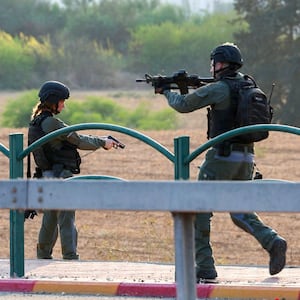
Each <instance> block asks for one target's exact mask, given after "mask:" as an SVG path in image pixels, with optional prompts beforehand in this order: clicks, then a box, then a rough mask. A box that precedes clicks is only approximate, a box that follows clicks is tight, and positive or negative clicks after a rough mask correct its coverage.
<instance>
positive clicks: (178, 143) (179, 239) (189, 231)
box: [172, 136, 197, 300]
mask: <svg viewBox="0 0 300 300" xmlns="http://www.w3.org/2000/svg"><path fill="white" fill-rule="evenodd" d="M189 149H190V139H189V137H188V136H183V137H179V138H176V139H174V153H175V162H174V164H175V165H174V168H175V170H174V171H175V176H174V177H175V180H187V179H189V177H190V166H189V163H188V164H186V163H185V162H184V161H185V159H186V157H188V155H189ZM182 201H184V199H182ZM172 215H173V219H174V237H175V270H176V274H175V277H176V283H177V295H176V298H177V299H178V300H195V299H196V298H197V293H196V274H195V267H194V261H195V260H194V256H195V254H194V253H195V250H194V249H195V246H194V244H195V242H194V216H195V214H194V213H179V212H172Z"/></svg>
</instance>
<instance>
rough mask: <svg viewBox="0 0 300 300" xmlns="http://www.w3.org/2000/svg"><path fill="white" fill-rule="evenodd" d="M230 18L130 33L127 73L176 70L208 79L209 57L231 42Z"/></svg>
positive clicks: (193, 20)
mask: <svg viewBox="0 0 300 300" xmlns="http://www.w3.org/2000/svg"><path fill="white" fill-rule="evenodd" d="M231 18H233V13H230V14H226V15H224V14H220V15H217V14H214V15H206V16H204V17H202V18H199V17H193V18H191V19H190V21H189V22H184V23H182V24H174V23H172V22H165V23H163V24H161V25H156V24H155V25H151V26H150V25H146V26H141V27H138V28H137V29H136V30H135V31H133V34H132V39H131V41H130V43H129V54H130V70H134V71H136V72H142V73H145V72H147V73H154V74H157V73H161V74H168V73H170V72H171V73H173V72H175V71H177V70H178V69H186V70H187V71H188V72H189V73H197V74H199V73H200V74H199V75H201V76H203V75H205V74H206V76H209V64H210V59H209V54H210V52H211V50H212V49H213V48H214V47H215V46H216V45H217V44H219V43H223V42H226V41H232V39H233V32H234V31H235V30H236V28H234V26H233V25H231V24H229V23H228V21H229V20H230V19H231Z"/></svg>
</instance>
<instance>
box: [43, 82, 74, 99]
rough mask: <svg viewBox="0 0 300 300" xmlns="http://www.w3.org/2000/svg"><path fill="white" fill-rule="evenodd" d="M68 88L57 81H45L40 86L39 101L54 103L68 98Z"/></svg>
mask: <svg viewBox="0 0 300 300" xmlns="http://www.w3.org/2000/svg"><path fill="white" fill-rule="evenodd" d="M69 96H70V90H69V88H68V87H67V86H66V85H64V84H63V83H61V82H59V81H46V82H45V83H43V85H42V86H41V88H40V91H39V97H40V101H41V102H46V101H47V102H49V103H53V104H56V103H58V101H59V100H62V99H68V98H69Z"/></svg>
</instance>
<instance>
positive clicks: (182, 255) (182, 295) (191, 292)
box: [0, 123, 300, 299]
mask: <svg viewBox="0 0 300 300" xmlns="http://www.w3.org/2000/svg"><path fill="white" fill-rule="evenodd" d="M86 129H104V130H111V131H118V132H121V133H124V134H127V135H129V136H132V137H134V138H137V139H139V140H141V141H143V142H145V143H146V144H148V145H150V146H151V147H152V148H154V149H155V150H157V151H159V152H160V153H162V154H163V155H164V156H165V157H166V158H167V159H169V160H170V161H171V162H173V164H174V179H175V180H179V179H183V180H187V179H189V164H190V162H191V161H192V160H193V159H195V158H196V157H197V156H198V155H200V154H201V153H202V152H204V151H205V150H207V149H208V148H210V147H212V146H213V145H215V144H217V143H219V142H221V141H223V140H226V139H228V138H231V137H233V136H237V135H240V134H244V133H248V132H253V131H266V130H268V131H281V132H288V133H292V134H297V135H299V134H300V129H299V128H296V127H291V126H286V125H276V124H271V125H266V124H261V125H253V126H247V127H242V128H238V129H235V130H232V131H229V132H226V133H224V134H222V135H219V136H217V137H215V138H214V139H211V140H209V141H208V142H207V143H205V144H204V145H202V146H200V147H199V148H197V149H196V150H195V151H194V152H192V153H191V154H190V152H189V151H190V149H189V137H187V136H184V137H179V138H175V139H174V154H173V153H172V152H170V151H169V150H168V149H166V148H165V147H163V146H162V145H160V144H159V143H157V142H156V141H154V140H153V139H151V138H150V137H147V136H145V135H143V134H141V133H139V132H137V131H135V130H132V129H129V128H125V127H121V126H117V125H113V124H101V123H87V124H79V125H73V126H69V127H66V128H63V129H60V130H57V131H55V132H52V133H50V134H48V135H46V136H44V137H43V138H41V139H40V140H38V141H36V142H35V143H33V144H32V145H30V146H29V147H28V148H27V149H25V150H24V149H23V134H11V135H10V136H9V145H10V147H9V150H8V149H7V148H5V147H4V146H3V145H2V144H0V151H1V152H2V153H4V155H6V156H7V157H8V158H9V160H10V178H11V179H16V178H22V177H23V159H24V158H25V157H26V156H27V155H28V154H29V153H30V152H32V151H33V150H34V149H35V148H37V147H39V146H41V145H42V144H44V143H46V142H47V141H49V140H50V139H52V138H55V137H57V136H59V135H62V134H67V133H69V132H72V131H79V130H86ZM89 179H93V178H89ZM94 179H95V178H94ZM17 182H19V183H17ZM24 182H26V184H25V186H23V190H22V184H21V182H20V181H14V180H13V181H12V182H3V184H4V185H5V186H6V188H7V187H9V186H10V185H11V184H17V185H18V187H17V186H11V192H12V194H13V196H11V195H10V196H9V197H12V198H11V200H7V201H12V202H9V205H10V207H9V208H11V209H12V210H11V211H10V249H11V276H12V277H21V276H23V275H24V222H23V213H22V212H20V211H18V210H17V207H18V205H17V202H18V199H24V198H22V197H21V196H20V195H19V194H18V193H20V191H21V193H22V194H23V195H27V197H28V198H27V200H28V199H31V196H33V194H35V196H37V198H36V197H35V198H32V199H36V203H35V204H33V203H29V202H26V203H23V204H22V205H24V207H23V208H26V207H31V208H39V207H45V206H41V205H42V203H44V204H45V202H44V201H46V202H47V201H48V200H46V199H47V197H48V196H46V194H45V189H46V188H47V186H48V183H47V182H44V181H39V182H38V183H37V182H35V181H34V180H32V181H31V180H26V181H24ZM72 183H74V182H73V180H70V181H68V182H67V181H64V182H61V183H58V184H62V185H63V189H62V192H63V193H66V192H67V189H66V185H69V184H72ZM78 183H80V185H81V181H77V182H76V186H79V185H78ZM114 183H117V184H131V183H126V182H114ZM223 183H224V182H223ZM223 183H221V182H219V183H218V182H213V183H211V184H212V187H210V189H211V190H210V191H208V190H206V192H207V194H206V197H204V195H203V198H202V197H201V198H200V197H199V192H200V190H198V189H199V186H201V187H202V188H204V185H203V183H202V182H201V184H200V183H199V182H197V183H195V184H196V186H197V188H196V192H195V191H192V190H189V191H188V192H187V193H184V194H181V193H180V190H177V188H175V186H172V189H171V188H169V189H166V191H168V193H167V194H168V195H169V196H168V197H167V199H168V201H167V202H162V201H159V203H158V204H157V205H158V206H157V207H153V206H152V207H151V205H150V204H151V203H152V205H153V203H154V201H153V199H154V198H155V197H157V199H160V198H158V197H159V195H161V193H160V192H162V190H161V189H162V188H163V189H165V188H166V187H167V184H166V183H164V186H163V187H160V188H159V189H158V190H155V189H153V187H151V188H150V189H149V190H148V189H147V188H146V187H147V185H145V186H143V187H142V189H141V191H140V192H142V191H144V193H148V195H151V196H149V201H150V198H151V201H150V202H147V203H148V205H149V206H148V207H145V206H142V207H141V208H140V209H143V210H145V209H146V208H147V209H146V210H149V209H153V210H169V211H171V212H172V213H173V217H174V231H175V250H176V251H175V267H176V270H179V271H178V272H176V281H177V284H178V296H177V298H178V299H195V295H196V294H195V293H196V290H195V282H194V278H195V270H194V268H193V264H194V259H193V256H194V247H193V243H194V240H193V235H194V232H193V230H194V229H193V228H194V227H193V216H194V213H195V212H196V211H205V210H206V209H208V210H209V211H218V209H221V208H220V207H219V206H218V205H220V204H218V202H214V201H213V200H212V199H211V198H213V195H216V184H218V187H219V188H221V189H222V193H221V194H222V195H224V194H230V193H233V194H232V198H231V199H238V198H239V197H240V191H241V189H238V190H237V191H235V192H234V190H235V188H233V187H232V186H231V185H229V186H231V187H230V190H228V191H227V192H226V193H225V192H224V190H223V189H226V186H222V187H221V184H223ZM35 184H42V186H40V187H39V189H38V190H36V189H34V186H35ZM55 184H56V183H55ZM82 184H85V185H88V187H89V188H88V189H90V188H91V187H92V186H93V184H92V181H89V182H88V183H84V182H82ZM97 184H99V182H98V183H97ZM110 184H111V183H110V182H105V186H107V188H109V187H111V185H110ZM287 184H288V186H287ZM135 185H136V186H138V184H137V183H136V184H135ZM177 185H178V186H180V183H179V182H177V183H176V186H177ZM248 185H249V187H250V190H249V191H248V194H247V195H252V196H253V198H252V199H251V201H252V203H253V204H255V206H253V207H252V206H251V207H252V208H251V209H250V207H249V208H246V207H244V208H242V207H239V205H238V204H239V202H238V201H236V200H231V201H232V202H230V203H231V204H228V203H226V202H225V203H226V208H224V207H223V209H224V211H235V209H237V208H238V210H239V211H241V210H242V211H244V209H245V210H248V209H249V210H250V211H251V210H256V211H259V210H260V209H261V210H262V211H264V209H267V207H269V206H270V205H274V204H275V203H273V202H274V201H273V200H272V199H274V197H276V198H277V199H278V196H279V195H284V207H282V206H279V208H278V209H280V210H278V211H286V210H282V209H287V208H288V207H290V208H289V209H292V208H293V211H299V205H298V204H297V203H295V202H294V201H295V199H297V197H295V198H294V200H291V201H288V202H287V194H286V193H284V192H283V190H285V189H289V190H290V191H292V192H294V191H295V190H296V193H298V195H299V191H298V184H292V183H284V185H282V183H281V185H282V186H284V187H285V188H282V187H281V188H280V189H279V190H278V191H277V193H275V194H272V193H271V194H268V195H270V197H271V195H272V197H273V198H270V199H269V200H268V201H267V202H266V194H267V193H265V192H266V191H265V190H264V189H265V187H270V185H269V184H267V183H264V184H263V185H260V186H259V188H258V189H257V190H256V188H255V187H256V185H257V183H255V184H254V183H251V184H249V183H247V186H248ZM136 186H135V187H134V189H136ZM188 186H189V187H188V189H191V187H192V186H193V185H188ZM119 187H120V185H119ZM125 187H126V186H122V188H123V189H124V188H125ZM181 187H183V186H181ZM271 187H272V190H273V188H274V187H275V185H271ZM28 188H31V189H32V188H33V194H31V192H29V190H28ZM72 189H73V187H72ZM131 189H132V187H131V186H130V188H129V190H127V189H125V190H126V193H125V194H126V195H127V194H128V195H129V196H130V203H131V204H130V205H132V201H133V200H132V199H134V198H133V196H134V193H133V192H132V191H131ZM185 189H186V187H185ZM244 189H245V187H244V186H243V190H244ZM246 189H247V188H246ZM55 190H56V188H55ZM58 190H59V189H58ZM84 190H85V191H86V190H87V189H84ZM175 190H176V193H175ZM146 191H147V192H146ZM154 191H157V194H156V195H153V193H154ZM203 191H204V190H203ZM254 191H255V194H253V192H254ZM102 192H103V189H102ZM111 192H113V191H111ZM115 192H116V191H115ZM286 192H287V190H286ZM98 193H99V191H98ZM163 193H165V192H163ZM259 193H263V194H261V195H260V194H259ZM29 194H30V197H29ZM221 194H220V195H219V196H220V197H221V198H220V199H222V195H221ZM51 195H52V196H51V197H52V201H53V200H54V201H56V200H57V199H59V196H58V195H57V194H55V198H53V195H54V194H53V190H52V194H51ZM77 195H79V194H77ZM122 195H123V196H124V190H122ZM179 195H180V196H181V197H180V198H181V200H179V198H178V200H177V201H175V202H173V201H174V198H176V199H177V197H179ZM186 195H188V196H189V197H186ZM207 195H209V200H208V203H207V207H206V206H203V203H204V202H203V201H204V200H203V199H204V198H206V199H208V198H207ZM0 196H2V198H3V199H7V198H6V197H7V194H5V193H2V194H0ZM85 196H86V195H85ZM139 196H141V195H139ZM171 196H172V197H171ZM245 196H246V195H245ZM258 196H261V198H264V203H266V205H267V206H266V207H261V206H260V205H261V202H260V201H254V202H253V199H259V198H260V197H258ZM20 197H21V198H20ZM45 197H46V198H45ZM63 198H64V199H65V195H64V196H63ZM85 198H86V197H85ZM243 198H244V199H246V198H245V197H243ZM43 199H44V200H43ZM55 199H56V200H55ZM97 199H98V200H99V197H98V198H97ZM110 199H111V197H110ZM139 199H142V200H143V203H144V200H146V199H147V196H146V194H144V195H143V197H140V198H139ZM171 199H172V200H171ZM182 199H185V201H184V202H183V201H182ZM220 199H219V200H220ZM216 200H217V199H216ZM22 201H23V200H22ZM28 201H29V200H28ZM115 201H116V202H115ZM115 201H114V202H115V204H116V206H115V208H114V209H121V208H120V206H119V204H120V199H119V200H118V201H117V198H116V199H115ZM136 201H141V200H138V199H136ZM245 201H246V200H245ZM245 201H243V203H244V202H245ZM13 203H14V204H13ZM38 203H39V204H38ZM47 203H48V202H47ZM97 203H98V202H96V201H95V200H94V201H92V204H93V205H92V206H91V207H90V209H92V208H94V209H95V208H99V209H105V206H101V205H100V206H97ZM101 203H102V205H104V203H103V202H101ZM163 203H164V205H166V207H163V206H162V205H163ZM174 203H177V204H178V206H177V207H176V206H174V205H175V204H174ZM179 203H185V205H186V206H185V209H183V207H182V206H181V204H180V205H179ZM193 203H202V204H201V205H199V206H194V205H193ZM287 203H288V204H289V205H290V206H287ZM44 204H43V205H44ZM77 205H79V203H77V204H76V207H77V208H78V209H80V206H77ZM135 205H138V202H136V203H135ZM76 207H75V206H74V207H73V208H76ZM134 207H135V208H132V209H135V210H136V209H137V208H138V206H134ZM275 207H276V206H275ZM86 208H87V207H86V201H85V209H86ZM110 209H111V208H110ZM124 209H125V208H124ZM126 209H129V207H127V208H126ZM271 209H272V208H271ZM267 211H268V210H267ZM275 211H277V210H275Z"/></svg>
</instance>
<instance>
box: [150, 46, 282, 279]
mask: <svg viewBox="0 0 300 300" xmlns="http://www.w3.org/2000/svg"><path fill="white" fill-rule="evenodd" d="M210 60H211V69H210V72H211V74H212V76H213V79H210V80H208V81H210V83H209V82H205V81H204V80H202V81H201V80H200V79H199V80H198V82H197V84H195V85H196V87H197V86H198V88H197V89H196V90H195V91H193V92H192V93H188V91H187V89H183V90H182V89H181V90H182V91H183V94H179V93H177V92H175V91H171V88H172V86H171V85H172V83H173V84H174V80H173V82H170V81H165V80H164V78H162V77H160V76H158V77H156V80H154V82H153V81H152V83H153V85H154V87H155V93H159V94H163V95H164V96H165V97H166V98H167V100H168V103H169V105H170V106H171V107H172V108H174V109H175V110H176V111H178V112H180V113H189V112H192V111H194V110H197V109H201V108H204V107H209V113H208V138H213V137H215V136H217V135H219V134H222V133H224V132H227V131H230V130H231V129H234V128H236V127H239V126H237V125H236V123H235V121H236V117H235V115H236V107H237V104H236V100H237V95H236V92H235V90H234V88H233V87H234V86H238V87H239V86H240V84H243V83H244V81H245V80H246V79H245V78H246V77H245V76H244V75H243V74H242V73H240V72H239V71H238V70H239V69H240V68H241V67H242V65H243V59H242V56H241V53H240V50H239V48H238V47H237V46H236V45H234V44H232V43H225V44H222V45H220V46H217V47H216V48H215V49H214V50H213V51H212V52H211V56H210ZM159 77H160V78H159ZM247 78H248V77H247ZM173 79H174V78H173ZM180 83H181V85H183V83H182V82H180ZM186 86H192V85H191V84H190V83H188V82H187V81H186ZM177 87H179V88H180V86H177ZM264 138H265V137H264ZM253 171H254V142H253V141H252V140H251V139H249V140H247V139H242V138H240V137H233V138H231V139H230V140H226V141H224V142H221V143H219V144H217V145H215V146H214V147H213V148H211V149H210V150H208V152H207V153H206V157H205V160H204V162H203V163H202V165H201V166H200V172H199V176H198V179H199V180H252V179H253ZM241 200H242V199H241ZM262 201H263V199H262ZM212 216H213V214H212V213H199V214H197V215H196V220H195V260H196V276H197V279H196V280H197V282H209V281H211V280H213V281H214V280H215V279H216V278H217V271H216V268H215V262H214V258H213V254H212V247H211V243H210V222H211V217H212ZM230 216H231V219H232V221H233V222H234V224H235V225H237V226H238V227H239V228H241V229H242V230H244V231H246V232H248V233H249V234H251V235H252V236H253V237H254V238H255V239H256V240H257V241H258V242H259V243H260V244H261V246H262V247H263V248H264V249H265V250H266V251H268V253H269V256H270V261H269V272H270V274H271V275H274V274H277V273H279V272H280V271H281V270H282V269H283V268H284V266H285V262H286V249H287V244H286V241H285V240H284V239H283V238H282V237H280V236H279V235H278V234H277V232H276V231H274V230H273V229H272V228H270V227H268V226H267V225H265V224H264V223H263V222H262V220H261V219H260V218H259V217H258V215H257V214H256V213H254V212H253V213H230Z"/></svg>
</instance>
